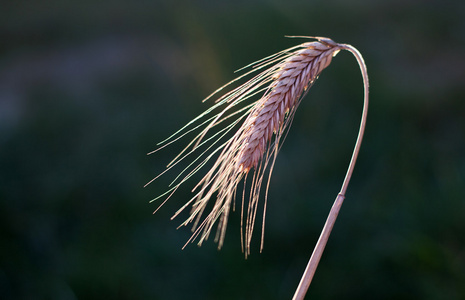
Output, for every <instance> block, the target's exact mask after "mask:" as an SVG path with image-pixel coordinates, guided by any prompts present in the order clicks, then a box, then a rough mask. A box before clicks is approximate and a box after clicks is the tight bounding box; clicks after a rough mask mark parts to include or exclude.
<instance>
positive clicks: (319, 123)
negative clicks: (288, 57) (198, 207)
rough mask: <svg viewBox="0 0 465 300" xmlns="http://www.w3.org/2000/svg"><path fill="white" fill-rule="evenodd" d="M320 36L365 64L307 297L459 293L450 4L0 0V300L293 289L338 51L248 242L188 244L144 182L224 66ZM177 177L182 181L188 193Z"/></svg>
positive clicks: (178, 198)
mask: <svg viewBox="0 0 465 300" xmlns="http://www.w3.org/2000/svg"><path fill="white" fill-rule="evenodd" d="M285 35H317V36H328V37H331V38H332V39H334V40H335V41H337V42H341V43H350V44H352V45H354V46H355V47H357V48H358V49H359V50H360V51H361V52H362V54H363V55H364V57H365V61H366V63H367V65H368V69H369V75H370V84H371V106H370V111H369V120H368V127H367V131H366V135H365V140H364V144H363V147H362V150H361V153H360V157H359V161H358V164H357V166H356V168H355V173H354V176H353V179H352V182H351V185H350V186H349V190H348V193H347V198H346V202H345V203H344V206H343V207H342V211H341V213H340V216H339V219H338V221H337V223H336V226H335V228H334V231H333V233H332V236H331V238H330V241H329V243H328V246H327V249H326V251H325V253H324V255H323V259H322V261H321V263H320V266H319V268H318V270H317V273H316V277H315V279H314V281H313V283H312V285H311V287H310V289H309V292H308V295H307V298H308V299H465V201H464V195H465V101H464V100H465V4H464V2H463V1H462V0H446V1H442V0H426V1H414V0H411V1H400V0H395V1H387V0H384V1H383V0H380V1H357V0H355V1H340V0H334V1H321V0H318V1H300V0H286V1H278V0H261V1H243V0H239V1H238V0H235V1H212V0H203V1H188V0H175V1H172V0H151V1H148V0H140V1H127V0H114V1H57V0H42V1H23V0H16V1H2V4H1V8H0V41H1V42H0V298H1V299H290V298H291V296H292V295H293V292H294V290H295V288H296V287H297V284H298V282H299V280H300V276H301V275H302V273H303V271H304V268H305V266H306V263H307V261H308V258H309V257H310V254H311V251H312V249H313V247H314V245H315V243H316V240H317V238H318V235H319V233H320V230H321V229H322V226H323V223H324V220H325V218H326V216H327V213H328V212H329V209H330V207H331V205H332V202H333V200H334V198H335V196H336V194H337V192H338V191H339V188H340V184H341V183H342V179H343V177H344V174H345V170H346V167H347V164H348V161H349V159H350V155H351V151H352V147H353V144H354V141H355V138H356V132H357V129H358V124H359V118H360V115H361V108H362V98H363V94H362V91H363V88H362V81H361V76H360V72H359V69H358V65H357V63H356V61H355V59H354V58H353V57H352V56H351V55H350V54H349V53H348V52H342V53H340V54H338V56H337V57H336V58H335V59H334V60H333V63H332V64H331V66H330V67H329V68H328V69H326V70H325V71H324V72H323V74H322V75H321V77H320V79H319V80H318V81H317V83H316V84H315V85H314V87H313V88H312V90H311V92H310V93H309V94H308V95H307V97H306V98H305V100H304V101H303V102H302V105H301V106H300V108H299V110H298V112H297V115H296V118H295V120H294V123H293V126H292V128H291V130H290V133H289V136H288V138H287V140H286V142H285V143H284V146H283V147H282V151H281V152H280V155H279V156H278V160H277V163H276V167H275V170H274V174H273V177H272V182H271V188H270V194H269V202H268V209H267V223H266V232H265V249H264V252H263V253H262V254H260V253H259V239H260V237H259V231H260V229H259V228H257V229H256V230H257V231H256V237H255V239H254V243H253V245H252V255H251V256H250V257H249V258H248V259H247V260H245V259H244V256H243V254H242V253H241V248H240V231H239V230H240V229H239V224H240V223H239V218H240V215H239V214H238V213H234V214H232V215H231V218H230V219H231V220H230V225H229V227H228V232H227V236H226V242H225V245H224V247H223V249H222V250H221V251H218V250H217V249H216V244H215V243H213V241H208V242H207V243H206V244H204V245H203V246H202V247H201V248H199V247H197V246H196V245H190V246H188V247H187V248H186V249H185V250H181V247H182V246H183V245H184V243H185V241H187V239H188V238H189V236H190V230H189V229H188V228H185V227H183V228H181V229H179V230H176V227H177V226H178V225H179V224H180V223H181V222H182V221H183V220H182V219H175V220H174V221H170V220H169V219H170V217H171V215H172V214H173V213H174V212H175V211H176V210H177V208H179V207H180V206H181V205H182V204H183V203H184V202H185V201H186V199H188V198H189V196H190V192H189V191H190V187H191V186H192V185H191V186H189V185H188V186H187V187H186V188H184V189H183V190H180V191H179V192H178V193H177V194H176V195H175V196H174V197H173V198H172V199H171V200H170V201H169V202H168V203H167V204H166V206H164V207H163V208H162V209H161V210H160V211H159V212H157V214H155V215H152V212H153V211H154V209H155V208H156V207H157V204H156V203H155V204H154V203H152V204H150V203H149V201H150V200H151V199H152V198H154V197H155V196H157V195H159V194H160V193H162V192H164V191H165V190H166V187H167V185H168V183H169V182H170V179H173V176H174V175H175V174H173V173H171V174H169V175H168V176H166V177H163V178H161V179H160V180H158V181H156V182H154V183H153V184H151V185H149V186H148V187H147V188H143V185H144V184H145V183H146V182H148V181H149V180H150V179H151V178H152V177H154V176H155V175H156V174H158V173H159V172H161V171H162V170H163V168H164V166H165V165H166V164H167V163H168V162H169V161H170V159H171V158H173V154H174V153H175V152H176V151H179V150H180V149H182V146H183V145H185V144H184V143H183V142H187V140H185V141H183V142H181V143H179V144H176V145H173V146H172V147H170V148H169V149H167V150H164V151H161V152H159V153H157V154H154V155H152V156H146V153H147V152H149V151H151V150H153V149H155V148H156V144H157V142H159V141H161V140H162V139H164V138H166V137H167V136H168V135H169V134H171V133H172V132H173V131H175V130H176V129H178V128H180V127H181V126H182V125H184V124H185V123H186V122H187V121H189V120H190V119H192V118H193V117H195V116H196V115H198V114H199V113H201V112H202V111H203V110H205V109H206V108H207V107H208V105H209V104H208V103H206V104H202V103H201V100H202V99H203V98H204V97H205V96H207V95H208V94H209V93H210V92H211V91H213V90H215V89H216V88H217V87H219V86H221V85H222V84H224V83H226V82H228V81H229V80H231V79H233V78H234V77H235V76H236V75H235V74H234V73H233V71H234V70H237V69H238V68H240V67H242V66H244V65H246V64H248V63H250V62H253V61H255V60H257V59H259V58H262V57H265V56H267V55H269V54H272V53H275V52H277V51H279V50H282V49H285V48H288V47H290V46H293V45H295V44H297V43H300V42H301V41H300V40H293V39H288V38H285V37H284V36H285ZM193 183H194V181H193V182H192V184H193Z"/></svg>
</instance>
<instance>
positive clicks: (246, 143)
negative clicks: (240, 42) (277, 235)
mask: <svg viewBox="0 0 465 300" xmlns="http://www.w3.org/2000/svg"><path fill="white" fill-rule="evenodd" d="M315 39H316V40H317V41H314V42H307V43H303V44H301V45H298V46H295V47H292V48H289V49H286V50H284V51H281V52H278V53H276V54H274V55H271V56H269V57H266V58H264V59H263V60H260V61H258V62H256V63H253V64H251V65H249V66H248V67H249V68H250V70H249V71H248V72H246V73H245V74H244V75H242V76H239V77H238V78H237V79H235V80H233V81H232V82H230V83H228V84H227V85H225V86H223V87H221V88H220V89H218V90H217V91H215V93H213V94H212V95H210V96H209V97H207V99H209V98H211V97H213V95H215V94H216V93H218V92H219V91H221V90H222V89H223V88H224V87H226V86H228V85H230V84H231V83H233V82H235V81H237V80H238V79H241V78H243V77H245V76H248V75H251V74H254V73H258V72H259V71H260V70H262V69H264V71H260V72H259V73H258V74H257V75H255V76H253V77H252V78H251V79H249V80H247V81H246V82H245V83H244V84H242V85H240V86H239V87H237V88H235V89H233V90H231V91H230V92H227V93H226V94H224V95H223V96H221V97H220V98H218V99H217V100H216V102H215V104H214V105H213V106H212V107H211V108H209V109H208V110H207V111H206V112H204V113H203V114H201V115H200V116H198V117H197V118H195V119H194V120H193V121H191V122H189V123H188V124H187V125H186V126H185V127H183V128H182V129H181V130H179V131H178V132H176V133H175V134H174V135H172V136H171V137H169V138H168V139H167V140H165V141H163V142H162V143H161V144H162V147H161V148H163V147H165V146H167V145H169V144H170V143H172V142H175V141H177V140H179V139H181V138H182V137H183V136H185V135H186V134H188V133H190V132H192V131H195V130H198V129H200V128H203V129H202V130H201V131H200V133H199V134H197V136H196V137H195V138H194V139H193V140H192V141H191V142H190V143H189V144H188V145H187V147H186V148H185V149H184V150H183V151H182V152H181V153H180V154H179V155H178V156H177V157H176V158H175V159H174V160H173V161H172V162H171V163H170V164H169V165H168V167H167V170H166V171H168V170H169V169H171V168H172V167H174V166H175V165H177V164H178V163H180V162H181V161H183V160H184V159H186V158H188V157H191V156H192V155H194V153H199V152H200V154H199V155H198V156H197V157H196V158H195V159H194V160H193V162H192V163H190V164H189V165H188V166H187V167H186V168H185V169H184V170H183V171H182V172H181V174H179V175H178V176H177V177H176V179H175V180H174V181H173V182H172V184H171V189H170V190H168V191H167V192H166V193H165V194H163V195H161V196H159V197H157V198H155V199H154V200H156V199H158V198H160V197H162V196H166V195H168V196H167V198H166V200H168V199H169V198H170V197H171V196H172V195H173V193H174V192H175V191H176V190H177V189H178V187H179V186H180V185H181V184H183V183H184V182H185V181H187V180H188V179H189V178H191V176H192V175H193V174H194V173H196V172H197V171H199V170H200V169H201V168H202V167H203V166H205V165H206V164H207V163H208V162H209V161H210V160H211V159H212V158H214V157H215V158H216V159H215V162H214V163H213V165H212V166H211V167H210V170H209V171H208V172H207V173H206V175H205V176H204V177H203V178H202V179H201V180H200V181H199V183H198V184H197V185H196V186H195V187H194V189H193V192H194V193H195V194H194V196H193V197H192V198H191V199H190V200H189V201H187V203H186V204H185V205H184V206H183V207H181V209H179V210H178V212H176V214H175V215H174V216H173V218H174V217H176V216H177V215H178V214H179V213H180V212H181V211H183V210H184V209H185V208H186V207H188V206H192V207H191V213H190V216H189V217H188V218H187V220H186V221H185V222H183V223H182V224H181V225H187V224H189V223H191V222H192V223H193V224H194V225H193V231H194V234H193V235H192V237H191V238H190V239H189V241H188V243H189V242H191V241H193V240H194V239H196V238H198V239H199V241H198V244H199V245H201V244H202V243H203V241H205V240H206V239H207V238H208V237H209V235H210V233H211V231H212V229H213V227H214V225H215V224H216V223H217V224H218V227H217V233H216V237H215V241H217V242H218V248H221V247H222V245H223V242H224V237H225V232H226V226H227V221H228V216H229V212H230V210H231V207H232V209H234V206H235V205H234V199H235V196H236V190H237V186H238V184H239V183H240V182H241V181H243V182H244V190H243V192H242V204H241V219H242V220H243V223H245V225H244V224H243V223H242V225H241V228H245V232H243V233H242V234H241V236H242V238H241V240H242V241H243V242H242V249H243V251H244V252H245V255H246V256H247V255H248V254H249V253H250V242H251V239H252V233H253V228H254V224H255V218H256V214H257V208H258V200H259V198H260V194H261V186H262V184H263V180H264V178H265V171H266V170H268V178H267V183H266V189H265V201H264V204H263V206H264V213H263V221H262V243H261V247H260V250H261V249H262V248H263V233H264V224H265V211H266V199H267V191H268V187H269V180H270V176H271V173H272V170H273V166H274V161H275V159H276V155H277V153H278V150H279V148H280V145H281V143H282V141H283V140H284V138H285V135H286V133H287V130H288V129H289V125H290V124H291V122H292V119H293V117H294V114H295V111H296V109H297V107H298V105H299V103H300V101H301V100H302V97H303V95H304V94H305V92H306V91H308V89H309V87H311V85H312V84H313V83H314V81H315V80H316V79H317V77H318V76H319V75H320V73H321V71H322V70H323V69H324V68H326V67H327V66H328V65H329V64H330V62H331V59H332V57H333V56H335V55H336V54H337V53H338V52H339V50H341V49H343V45H340V44H337V43H335V42H334V41H332V40H331V39H328V38H321V37H318V38H315ZM258 94H262V96H261V97H260V98H258V100H251V99H253V98H254V97H256V95H258ZM244 101H251V103H250V104H247V105H245V106H244V107H243V108H241V109H238V110H236V111H234V110H233V108H234V107H236V106H237V105H238V104H240V103H242V102H244ZM222 107H223V108H222ZM221 108H222V109H221ZM217 109H221V111H220V112H219V113H216V114H215V113H214V111H216V110H217ZM242 120H244V121H243V122H242V123H240V122H241V121H242ZM220 125H221V126H220ZM236 128H237V129H236ZM234 129H236V131H235V133H234V134H233V135H232V136H231V137H228V133H230V132H233V131H234ZM215 130H216V131H215ZM161 148H160V149H161ZM270 163H271V166H270V167H269V168H267V167H268V165H269V164H270ZM252 169H253V172H252V171H251V170H252ZM166 171H165V172H166ZM165 172H163V173H162V174H164V173H165ZM162 174H160V175H162ZM249 174H250V176H249ZM160 175H159V176H160ZM156 178H158V176H157V177H156ZM156 178H154V179H156ZM154 179H153V180H154ZM153 180H152V181H153ZM149 183H150V182H149ZM248 183H249V184H250V191H249V192H248V193H246V186H247V184H248ZM215 194H216V201H215V203H214V205H213V208H212V210H211V211H210V212H209V213H208V215H207V216H206V217H205V218H204V219H203V220H202V219H201V218H202V215H203V213H204V211H205V209H206V206H207V204H208V202H209V200H210V199H211V198H212V197H213V196H214V195H215ZM246 199H248V202H247V206H245V205H244V204H245V202H246V201H245V200H246ZM166 200H165V202H166ZM165 202H163V203H165ZM163 203H162V204H161V205H163ZM245 212H246V217H244V214H245Z"/></svg>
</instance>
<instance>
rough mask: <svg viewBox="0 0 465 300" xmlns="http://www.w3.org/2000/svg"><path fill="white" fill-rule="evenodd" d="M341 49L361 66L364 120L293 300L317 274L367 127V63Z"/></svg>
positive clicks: (349, 48)
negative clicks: (339, 189)
mask: <svg viewBox="0 0 465 300" xmlns="http://www.w3.org/2000/svg"><path fill="white" fill-rule="evenodd" d="M338 46H339V47H340V48H341V49H344V50H347V51H350V52H351V53H352V54H353V55H354V56H355V58H356V59H357V62H358V64H359V66H360V70H361V72H362V77H363V85H364V102H363V112H362V120H361V122H360V128H359V131H358V136H357V141H356V142H355V147H354V151H353V153H352V158H351V159H350V163H349V167H348V169H347V173H346V176H345V178H344V181H343V183H342V187H341V191H340V192H339V194H338V195H337V197H336V200H334V204H333V206H332V208H331V211H330V212H329V215H328V218H327V219H326V222H325V225H324V227H323V230H322V231H321V235H320V237H319V239H318V242H317V244H316V245H315V248H314V250H313V253H312V256H311V257H310V260H309V262H308V264H307V268H306V269H305V272H304V274H303V275H302V278H301V280H300V283H299V286H298V287H297V290H296V291H295V294H294V297H293V298H292V299H293V300H302V299H304V298H305V294H306V293H307V290H308V287H309V286H310V283H311V282H312V279H313V275H314V274H315V271H316V268H317V266H318V263H319V262H320V258H321V255H322V254H323V250H324V248H325V246H326V243H327V241H328V239H329V235H330V234H331V230H332V229H333V226H334V223H335V222H336V218H337V216H338V214H339V210H340V209H341V206H342V203H343V202H344V198H345V193H346V191H347V186H348V185H349V181H350V178H351V177H352V173H353V171H354V167H355V162H356V161H357V157H358V153H359V151H360V146H361V144H362V139H363V134H364V132H365V125H366V119H367V114H368V88H369V84H368V73H367V68H366V65H365V61H364V60H363V57H362V55H361V54H360V52H359V51H358V50H357V49H356V48H354V47H352V46H351V45H347V44H339V45H338Z"/></svg>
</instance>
